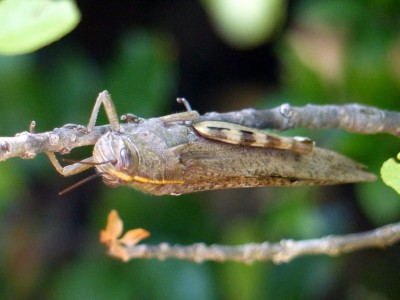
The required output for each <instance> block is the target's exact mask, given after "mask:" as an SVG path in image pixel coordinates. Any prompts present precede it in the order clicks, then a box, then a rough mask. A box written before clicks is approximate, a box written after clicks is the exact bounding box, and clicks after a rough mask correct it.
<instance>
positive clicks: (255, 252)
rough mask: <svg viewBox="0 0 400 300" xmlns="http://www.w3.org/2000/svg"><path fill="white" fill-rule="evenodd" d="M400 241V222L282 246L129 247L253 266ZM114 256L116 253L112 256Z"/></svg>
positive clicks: (144, 253) (140, 252)
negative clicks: (359, 231)
mask: <svg viewBox="0 0 400 300" xmlns="http://www.w3.org/2000/svg"><path fill="white" fill-rule="evenodd" d="M398 241H400V223H395V224H391V225H386V226H383V227H380V228H377V229H374V230H371V231H367V232H363V233H357V234H348V235H340V236H334V235H330V236H325V237H322V238H320V239H310V240H300V241H295V240H282V241H280V242H278V243H269V242H264V243H261V244H246V245H242V246H224V245H211V246H207V245H205V244H203V243H199V244H193V245H190V246H181V245H173V246H172V245H169V244H167V243H161V244H159V245H133V246H129V247H127V248H126V253H127V258H128V259H137V258H156V259H159V260H164V259H169V258H175V259H181V260H191V261H194V262H198V263H200V262H204V261H218V262H226V261H236V262H242V263H253V262H256V261H272V262H274V263H282V262H289V261H291V260H293V259H295V258H297V257H300V256H306V255H319V254H324V255H329V256H337V255H340V254H344V253H350V252H355V251H358V250H362V249H368V248H384V247H388V246H391V245H393V244H395V243H396V242H398ZM111 254H112V253H111Z"/></svg>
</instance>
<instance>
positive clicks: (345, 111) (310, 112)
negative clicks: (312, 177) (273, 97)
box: [201, 104, 400, 136]
mask: <svg viewBox="0 0 400 300" xmlns="http://www.w3.org/2000/svg"><path fill="white" fill-rule="evenodd" d="M201 118H204V120H217V121H225V122H232V123H238V124H241V125H244V126H249V127H255V128H261V129H264V128H271V129H279V130H287V129H293V128H310V129H323V128H332V129H339V128H340V129H345V130H347V131H350V132H355V133H360V134H374V133H388V134H392V135H394V136H400V113H399V112H392V111H387V110H382V109H378V108H375V107H372V106H366V105H360V104H346V105H311V104H309V105H306V106H304V107H293V106H290V105H289V104H282V105H281V106H279V107H276V108H273V109H266V110H255V109H251V108H250V109H244V110H241V111H237V112H229V113H215V112H211V113H207V114H205V115H204V116H202V117H201Z"/></svg>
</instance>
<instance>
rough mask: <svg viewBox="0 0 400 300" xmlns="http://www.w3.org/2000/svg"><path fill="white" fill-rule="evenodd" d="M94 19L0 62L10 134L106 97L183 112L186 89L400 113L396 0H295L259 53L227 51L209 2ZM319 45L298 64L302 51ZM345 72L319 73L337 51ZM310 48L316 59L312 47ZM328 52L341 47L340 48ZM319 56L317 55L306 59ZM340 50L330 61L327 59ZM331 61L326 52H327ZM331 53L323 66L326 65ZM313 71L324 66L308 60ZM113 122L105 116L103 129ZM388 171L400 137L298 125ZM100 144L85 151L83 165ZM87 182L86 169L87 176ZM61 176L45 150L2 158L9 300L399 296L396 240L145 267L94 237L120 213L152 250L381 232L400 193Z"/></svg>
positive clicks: (199, 95)
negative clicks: (164, 188)
mask: <svg viewBox="0 0 400 300" xmlns="http://www.w3.org/2000/svg"><path fill="white" fill-rule="evenodd" d="M81 2H83V3H78V5H79V6H80V9H81V12H82V16H83V20H82V22H81V23H80V25H79V26H78V28H77V29H76V30H74V31H73V32H72V33H71V34H69V35H68V36H67V37H65V38H63V39H62V40H61V41H58V42H56V43H54V44H52V45H50V46H48V47H46V48H44V49H42V50H40V51H38V52H36V53H34V54H31V55H24V56H18V57H0V120H1V121H0V136H12V135H14V134H15V133H17V132H21V131H25V130H27V129H28V126H29V123H30V121H31V120H35V121H36V122H37V131H39V132H42V131H47V130H51V129H52V128H54V127H59V126H62V125H63V124H65V123H78V124H86V123H87V121H88V119H89V115H90V112H91V109H92V106H93V104H94V100H95V98H96V96H97V94H98V92H100V91H102V90H104V89H108V90H109V91H110V93H111V94H112V97H113V99H114V102H115V105H116V108H117V110H118V112H119V114H122V113H126V112H132V113H135V114H137V115H139V116H141V117H153V116H160V115H164V114H168V113H171V112H175V111H178V110H182V107H179V106H178V105H176V104H175V100H174V99H175V98H176V97H178V96H184V97H186V98H188V99H189V100H190V101H191V104H192V106H193V107H194V108H195V109H197V110H199V111H200V112H202V113H204V112H207V111H210V110H218V111H229V110H236V109H241V108H246V107H255V108H266V107H273V106H276V105H279V104H281V103H284V102H288V103H290V104H292V105H305V104H307V103H316V104H343V103H349V102H359V103H363V104H368V105H374V106H378V107H380V108H385V109H393V110H399V101H400V54H399V53H400V34H399V33H400V32H399V28H400V21H399V20H400V19H399V16H400V3H399V2H398V0H385V1H381V0H354V1H350V0H349V1H335V0H330V1H312V0H302V1H293V2H290V4H289V6H288V18H287V20H286V22H285V24H284V25H283V26H282V28H281V29H280V30H278V31H277V32H276V35H275V36H274V37H273V38H272V39H271V40H270V41H269V42H267V43H264V44H263V45H260V46H259V47H257V48H254V49H247V50H235V49H233V48H231V47H229V46H228V45H226V44H224V43H223V41H222V40H221V39H220V37H219V36H217V34H216V33H215V30H214V28H213V27H212V23H211V22H210V20H209V18H208V16H207V15H206V14H205V12H204V10H203V8H202V7H201V6H200V4H199V3H198V2H197V1H161V0H160V1H99V0H97V1H81ZM293 41H297V43H300V44H296V45H297V46H299V45H300V46H301V47H303V48H301V49H303V50H304V49H306V50H304V51H306V52H307V51H310V52H308V56H307V57H308V60H307V59H306V60H304V59H300V58H299V57H301V56H299V55H298V54H299V53H298V52H297V51H296V50H295V49H298V48H295V47H294V46H293V45H294V44H293ZM330 42H333V43H334V44H335V43H336V44H335V45H340V47H339V48H338V49H339V54H340V55H342V57H343V60H342V65H341V69H340V72H339V74H336V76H333V75H332V71H331V69H328V70H327V71H326V70H325V71H321V70H322V69H321V68H322V67H321V63H320V62H321V61H322V62H324V61H326V60H327V59H330V56H329V55H331V54H332V53H333V54H332V55H335V54H338V52H337V51H336V52H335V51H333V50H335V48H334V47H331V44H330ZM307 49H308V50H307ZM330 51H333V52H332V53H331V52H330ZM310 53H311V54H310ZM330 53H331V54H330ZM324 55H327V56H326V58H325V56H324ZM321 57H323V58H322V59H321ZM312 64H314V65H313V66H314V67H310V66H312ZM104 122H106V119H105V117H104V115H103V116H102V117H101V118H100V119H99V123H104ZM298 133H301V134H302V135H306V136H310V137H312V138H313V139H314V140H316V142H317V145H320V146H323V147H326V148H330V149H334V150H336V151H339V152H342V153H344V154H346V155H348V156H350V157H352V158H354V159H356V160H358V161H361V162H362V163H364V164H366V165H368V166H369V168H370V169H371V171H373V172H374V173H376V174H379V168H380V165H381V164H382V163H383V161H384V160H386V159H387V158H389V157H391V156H395V155H396V154H397V152H399V145H400V143H399V141H398V139H396V138H394V137H391V136H388V135H379V136H375V135H374V136H360V135H355V134H349V133H346V132H343V131H339V130H337V131H334V130H324V131H320V132H316V131H314V132H310V131H297V132H296V134H298ZM90 151H91V149H89V148H88V149H84V150H76V151H73V152H72V153H71V154H70V155H69V157H71V158H74V159H81V158H84V157H87V156H89V155H90ZM89 174H90V172H89ZM86 176H87V174H83V175H81V176H76V177H74V178H63V177H61V176H60V175H59V174H58V173H56V171H55V170H54V169H53V168H52V166H51V164H50V162H49V161H48V160H47V158H46V157H45V155H39V156H38V157H37V158H35V159H34V160H21V159H11V160H9V161H7V162H2V163H1V164H0V214H1V217H0V222H1V223H0V236H1V239H0V241H1V245H0V247H1V248H0V249H1V250H0V295H1V297H2V298H3V299H6V298H8V299H111V298H112V299H238V300H239V299H330V298H334V299H395V298H398V297H399V295H400V255H399V253H400V252H399V246H398V245H397V246H393V247H391V248H389V249H384V250H375V249H374V250H365V251H359V252H356V253H353V254H348V255H343V256H340V257H335V258H332V257H324V256H315V257H304V258H299V259H296V260H295V261H293V262H290V263H288V264H281V265H274V264H272V263H270V262H267V263H255V264H253V265H250V266H247V265H242V264H238V263H203V264H195V263H192V262H186V261H176V260H169V261H163V262H160V261H156V260H136V261H131V262H129V263H127V264H124V263H121V262H120V261H117V260H114V259H112V258H110V257H109V256H107V255H106V253H105V248H104V247H103V245H100V244H99V243H98V236H99V231H100V229H102V228H103V227H104V226H105V221H106V216H107V214H108V212H109V211H110V210H111V209H112V208H115V209H117V210H118V211H119V212H120V215H121V217H122V218H123V220H124V222H125V228H126V229H130V228H136V227H143V228H146V229H147V230H149V231H150V232H151V233H152V236H151V237H150V239H148V240H146V241H145V242H146V243H153V244H157V243H160V242H169V243H181V244H192V243H195V242H205V243H209V244H211V243H219V244H230V245H237V244H243V243H249V242H262V241H265V240H268V241H279V240H281V239H285V238H294V239H307V238H317V237H321V236H323V235H327V234H345V233H354V232H360V231H365V230H369V229H372V228H375V227H377V226H380V225H383V224H387V223H390V222H395V221H396V220H398V219H399V217H400V199H399V195H397V194H396V193H395V192H394V191H392V190H391V189H390V188H388V187H386V186H385V185H384V184H383V183H382V182H381V181H380V180H379V181H378V182H376V183H371V184H359V185H346V186H333V187H311V188H276V187H272V188H259V189H247V190H234V191H219V192H207V193H206V192H204V193H197V194H193V195H187V196H180V197H151V196H146V195H144V194H142V193H139V192H136V191H134V190H132V189H129V188H125V187H121V188H117V189H111V188H107V187H105V186H104V185H103V184H102V182H101V180H96V181H94V182H91V183H89V184H87V185H85V186H83V187H81V188H79V189H78V190H76V191H73V192H71V193H69V194H67V195H65V196H63V197H59V196H58V194H57V192H58V191H60V190H62V189H64V188H65V187H67V186H69V185H71V184H72V183H74V182H76V181H78V180H79V178H84V177H86Z"/></svg>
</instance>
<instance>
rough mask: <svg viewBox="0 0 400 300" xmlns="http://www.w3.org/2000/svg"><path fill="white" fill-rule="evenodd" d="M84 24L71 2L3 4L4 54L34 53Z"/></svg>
mask: <svg viewBox="0 0 400 300" xmlns="http://www.w3.org/2000/svg"><path fill="white" fill-rule="evenodd" d="M79 21H80V13H79V10H78V8H77V7H76V5H75V2H74V1H71V0H58V1H54V0H29V1H27V0H3V1H1V2H0V54H2V55H18V54H25V53H29V52H33V51H35V50H37V49H39V48H42V47H44V46H46V45H48V44H50V43H52V42H54V41H56V40H58V39H60V38H62V37H63V36H64V35H66V34H67V33H69V32H70V31H71V30H73V29H74V28H75V27H76V26H77V25H78V23H79Z"/></svg>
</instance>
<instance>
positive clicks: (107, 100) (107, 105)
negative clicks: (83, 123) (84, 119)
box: [87, 91, 120, 132]
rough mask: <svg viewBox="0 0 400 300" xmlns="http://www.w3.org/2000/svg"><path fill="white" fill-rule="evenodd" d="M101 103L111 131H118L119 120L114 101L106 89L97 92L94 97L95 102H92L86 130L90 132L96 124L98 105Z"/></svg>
mask: <svg viewBox="0 0 400 300" xmlns="http://www.w3.org/2000/svg"><path fill="white" fill-rule="evenodd" d="M102 103H103V105H104V110H105V111H106V114H107V117H108V120H109V121H110V125H111V128H112V130H113V131H118V132H119V131H120V127H119V120H118V115H117V111H116V110H115V107H114V103H113V102H112V100H111V96H110V94H109V93H108V91H103V92H101V93H100V94H99V96H98V97H97V99H96V103H95V104H94V107H93V110H92V114H91V116H90V119H89V124H88V126H87V131H88V132H90V131H92V129H93V128H94V125H95V124H96V119H97V116H98V114H99V110H100V105H101V104H102Z"/></svg>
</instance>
